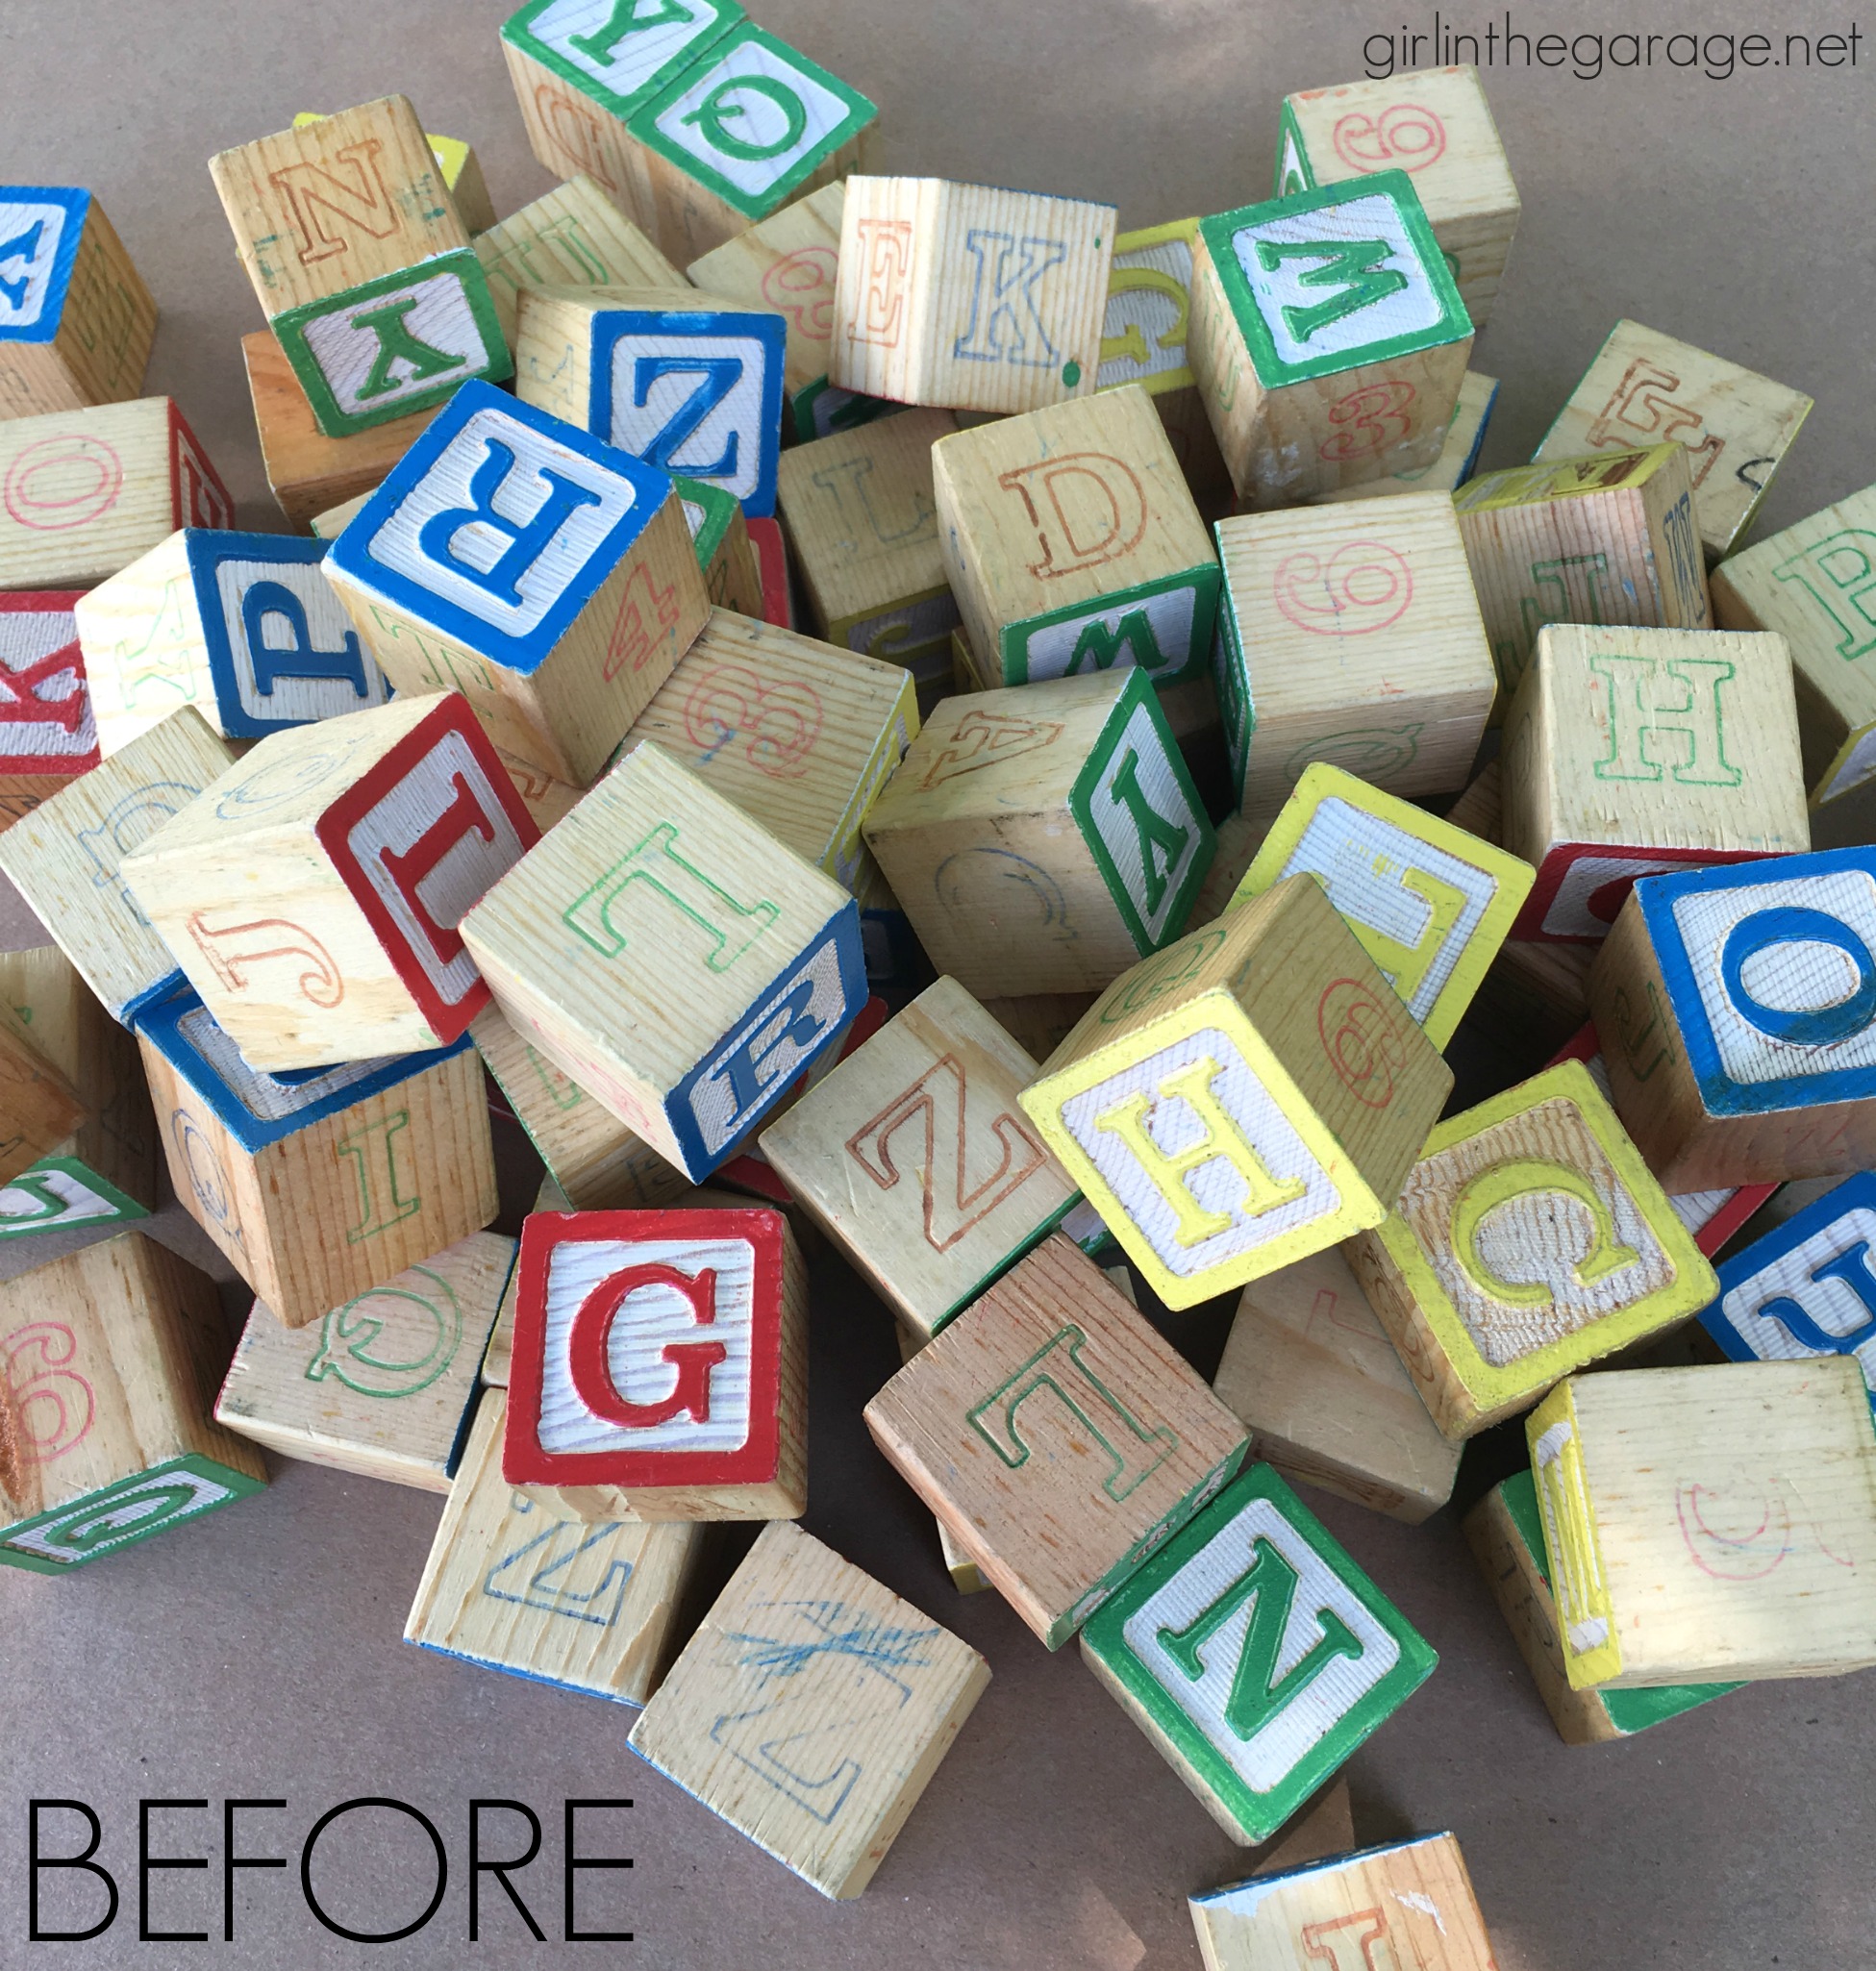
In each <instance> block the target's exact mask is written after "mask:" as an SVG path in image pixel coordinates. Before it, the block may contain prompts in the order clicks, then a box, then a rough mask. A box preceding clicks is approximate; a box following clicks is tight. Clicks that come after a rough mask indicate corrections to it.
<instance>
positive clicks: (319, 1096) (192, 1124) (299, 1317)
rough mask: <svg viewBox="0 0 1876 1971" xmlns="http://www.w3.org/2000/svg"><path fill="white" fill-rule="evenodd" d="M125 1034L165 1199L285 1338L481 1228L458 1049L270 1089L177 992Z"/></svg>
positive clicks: (474, 1118)
mask: <svg viewBox="0 0 1876 1971" xmlns="http://www.w3.org/2000/svg"><path fill="white" fill-rule="evenodd" d="M137 1035H138V1044H139V1045H140V1046H141V1048H142V1052H143V1069H144V1072H145V1074H146V1075H147V1076H148V1077H149V1082H150V1096H151V1101H152V1103H153V1105H154V1106H155V1109H156V1112H157V1131H158V1135H160V1136H161V1138H162V1140H163V1153H164V1156H165V1157H166V1158H167V1160H168V1163H169V1179H170V1182H171V1184H172V1185H174V1186H175V1190H176V1196H177V1198H178V1199H179V1200H180V1201H181V1203H182V1205H183V1208H184V1210H187V1211H188V1214H189V1215H190V1217H192V1218H193V1219H194V1220H195V1222H196V1223H197V1224H198V1225H200V1226H201V1227H202V1229H203V1231H204V1232H206V1233H207V1234H208V1235H209V1236H210V1237H211V1238H212V1239H213V1240H214V1242H215V1244H216V1245H218V1246H219V1247H220V1248H221V1251H222V1255H223V1257H224V1258H225V1259H226V1260H227V1261H228V1263H229V1264H230V1265H231V1266H233V1267H234V1268H235V1270H236V1271H237V1272H238V1274H239V1275H240V1276H241V1278H242V1279H243V1280H245V1281H246V1282H247V1284H248V1285H250V1286H251V1287H253V1289H254V1291H255V1293H256V1294H257V1295H258V1296H259V1297H260V1298H261V1299H262V1300H263V1301H265V1302H266V1304H267V1306H268V1307H269V1308H270V1309H272V1310H273V1311H274V1312H275V1313H276V1314H278V1315H279V1317H280V1318H281V1320H282V1321H284V1322H285V1323H286V1324H287V1326H288V1327H289V1328H300V1327H304V1326H305V1325H306V1324H307V1322H309V1321H316V1320H319V1319H321V1318H322V1317H323V1316H324V1315H326V1314H327V1313H329V1312H330V1311H331V1310H333V1309H334V1308H336V1307H338V1306H340V1305H341V1304H342V1303H343V1302H345V1301H348V1300H351V1299H352V1298H353V1297H354V1296H355V1295H358V1294H361V1293H364V1292H366V1291H368V1290H369V1289H370V1288H372V1287H374V1286H382V1285H385V1284H386V1282H387V1281H389V1280H392V1279H394V1278H395V1277H396V1276H397V1275H398V1274H399V1273H401V1272H403V1270H404V1269H405V1267H407V1266H411V1265H414V1264H415V1263H416V1262H417V1261H419V1260H427V1259H428V1258H429V1257H430V1255H431V1254H432V1253H438V1252H441V1251H442V1249H443V1248H444V1247H445V1246H450V1245H454V1244H455V1243H456V1241H457V1240H458V1239H460V1238H463V1237H465V1236H466V1235H468V1234H469V1233H471V1232H480V1231H481V1230H482V1229H483V1227H484V1226H486V1225H487V1224H488V1222H489V1221H490V1220H491V1219H492V1218H493V1217H494V1215H495V1206H496V1197H495V1162H494V1155H493V1151H492V1148H491V1146H490V1141H489V1135H488V1106H487V1104H486V1102H485V1100H484V1097H483V1090H482V1066H481V1062H480V1060H479V1058H478V1057H477V1055H476V1054H475V1052H474V1050H473V1049H472V1048H471V1047H470V1045H469V1043H468V1041H467V1040H466V1039H463V1040H459V1041H458V1042H457V1043H456V1044H455V1045H454V1046H453V1047H449V1048H445V1049H442V1050H440V1051H438V1052H435V1053H430V1054H407V1055H401V1056H397V1057H394V1058H392V1059H389V1060H364V1061H355V1062H352V1063H349V1064H348V1065H346V1066H343V1067H335V1068H329V1069H327V1070H326V1071H325V1072H323V1073H317V1074H313V1075H303V1074H296V1075H292V1076H289V1077H288V1078H286V1079H284V1080H283V1079H277V1078H276V1077H274V1076H272V1075H267V1074H263V1073H260V1072H258V1071H257V1070H255V1069H253V1068H250V1067H249V1066H248V1065H247V1063H246V1062H245V1061H244V1060H242V1059H241V1057H240V1054H239V1052H238V1049H237V1048H236V1046H235V1043H234V1042H233V1041H232V1040H231V1039H230V1038H229V1037H228V1035H226V1034H224V1033H223V1032H222V1031H221V1029H220V1028H219V1027H217V1026H216V1025H215V1022H214V1018H213V1014H211V1013H210V1012H209V1010H208V1009H207V1008H206V1007H204V1006H203V1004H202V1003H201V1001H200V1000H199V999H197V998H196V996H195V994H194V993H193V992H192V991H190V990H189V989H188V987H187V986H182V987H179V988H178V989H177V990H176V991H174V992H173V993H171V994H170V995H169V996H167V997H165V998H163V1000H161V1001H159V1002H157V1003H155V1004H153V1005H148V1006H146V1007H144V1008H143V1009H142V1010H140V1011H139V1012H138V1020H137Z"/></svg>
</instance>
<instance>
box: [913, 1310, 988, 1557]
mask: <svg viewBox="0 0 1876 1971" xmlns="http://www.w3.org/2000/svg"><path fill="white" fill-rule="evenodd" d="M893 1332H894V1334H896V1335H897V1336H898V1339H899V1360H900V1361H901V1362H909V1361H910V1360H912V1359H913V1356H915V1355H916V1354H917V1353H918V1351H919V1350H920V1349H921V1348H923V1347H924V1346H925V1343H926V1341H927V1340H928V1339H929V1338H930V1337H929V1336H927V1335H920V1334H917V1333H915V1332H914V1331H913V1329H911V1328H909V1327H908V1326H907V1325H906V1323H905V1322H904V1321H895V1322H894V1323H893ZM932 1524H933V1526H934V1527H935V1528H936V1529H937V1531H938V1558H939V1559H942V1560H943V1562H944V1571H945V1572H946V1573H947V1574H948V1575H950V1577H951V1584H952V1586H953V1587H955V1588H956V1589H957V1590H958V1592H959V1593H960V1594H961V1595H976V1594H983V1593H984V1592H985V1591H986V1589H988V1586H989V1583H988V1581H986V1580H985V1579H984V1570H983V1569H982V1568H981V1567H979V1566H978V1564H977V1562H976V1561H975V1560H973V1559H971V1558H970V1556H969V1555H968V1554H967V1553H965V1551H964V1550H963V1547H961V1546H960V1545H959V1544H958V1541H957V1538H956V1536H955V1535H954V1534H953V1533H952V1531H951V1529H950V1528H949V1527H948V1526H947V1525H946V1524H945V1523H944V1521H943V1520H942V1519H940V1518H939V1517H938V1514H937V1513H933V1515H932Z"/></svg>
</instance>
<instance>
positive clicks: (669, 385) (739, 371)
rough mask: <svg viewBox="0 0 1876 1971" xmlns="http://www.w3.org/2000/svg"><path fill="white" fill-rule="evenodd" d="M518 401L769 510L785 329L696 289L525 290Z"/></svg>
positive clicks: (768, 312) (771, 313)
mask: <svg viewBox="0 0 1876 1971" xmlns="http://www.w3.org/2000/svg"><path fill="white" fill-rule="evenodd" d="M520 321H521V328H520V337H519V340H518V341H517V343H516V345H515V358H516V362H517V365H518V374H517V379H516V383H515V394H516V395H517V396H518V397H519V398H520V399H521V401H522V403H524V404H533V405H536V406H538V408H539V409H540V410H543V411H548V412H552V413H553V414H554V415H555V416H556V417H561V418H564V419H565V420H566V422H567V423H569V424H577V425H582V426H584V427H585V428H586V429H587V430H588V431H589V432H591V433H592V434H593V435H594V437H598V438H601V439H603V440H604V441H605V442H606V443H607V444H609V445H613V446H616V447H617V449H618V450H619V451H621V452H628V453H630V454H631V455H632V457H633V458H635V459H642V460H643V461H644V462H646V464H648V465H656V466H657V467H658V468H659V469H660V470H661V471H663V472H669V473H672V474H674V475H678V476H681V477H683V478H685V479H694V480H701V481H703V483H704V484H705V485H707V486H714V487H720V488H721V489H722V490H723V491H724V492H727V493H730V494H732V495H733V496H734V497H735V498H736V499H738V500H739V501H740V502H741V503H742V507H743V511H745V512H747V513H754V514H763V513H772V512H774V511H775V462H776V457H777V454H778V453H779V451H780V450H781V444H782V402H783V390H782V385H783V372H784V369H785V367H786V363H787V356H788V322H787V319H786V317H784V316H783V315H782V314H780V313H779V312H777V311H776V310H774V309H772V308H763V307H746V306H742V305H739V304H738V303H735V302H724V301H719V300H717V299H716V298H715V297H714V296H705V295H700V294H699V293H697V291H696V289H695V288H690V287H685V288H671V287H663V288H659V287H647V288H632V289H607V290H606V291H605V292H604V293H602V294H599V295H587V294H575V293H568V292H565V291H564V290H561V289H551V288H550V289H545V290H542V289H538V288H536V289H529V290H526V291H524V292H523V294H522V296H521V307H520Z"/></svg>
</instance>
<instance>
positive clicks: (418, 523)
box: [325, 384, 710, 786]
mask: <svg viewBox="0 0 1876 1971" xmlns="http://www.w3.org/2000/svg"><path fill="white" fill-rule="evenodd" d="M325 569H326V573H327V576H328V577H329V578H330V580H331V581H332V582H333V583H334V585H335V586H337V587H338V593H339V598H340V600H341V601H342V602H343V603H344V604H345V607H346V609H347V610H348V611H350V613H351V616H352V619H353V621H354V622H355V623H356V624H357V625H358V629H359V633H360V635H361V636H363V638H364V641H365V643H366V645H367V646H368V647H369V649H370V650H371V651H372V653H373V654H374V655H375V656H376V657H377V659H378V661H379V662H380V663H381V664H382V665H383V666H384V669H385V674H386V676H387V677H388V678H389V679H390V681H391V683H392V684H393V685H395V686H397V687H398V689H399V690H400V691H424V690H448V689H450V688H452V687H454V688H455V689H457V690H460V691H462V692H463V694H464V695H465V696H466V697H467V698H468V700H469V703H470V706H471V708H472V709H473V710H474V711H475V714H476V716H477V717H478V718H479V719H481V720H482V722H483V723H484V724H485V725H486V726H488V729H489V733H490V736H492V737H493V738H494V739H495V740H496V741H497V743H498V744H500V745H502V746H503V747H505V748H507V749H508V750H510V751H513V752H514V753H518V754H519V755H520V756H521V757H522V758H523V759H524V760H526V761H530V762H531V763H532V764H534V765H536V766H538V767H539V768H540V769H541V770H542V771H543V772H545V773H548V774H550V775H551V776H552V777H553V778H554V779H556V780H559V781H564V782H565V783H567V785H569V786H589V785H590V784H591V782H592V779H593V777H594V776H595V775H596V774H597V773H598V772H599V771H600V769H601V768H602V767H603V766H604V765H605V763H606V761H607V760H608V758H609V757H610V756H611V754H612V752H613V749H614V748H615V747H616V746H617V745H618V742H619V741H620V739H622V738H623V737H624V736H625V733H626V729H627V727H629V726H630V725H631V723H632V721H633V720H634V719H635V718H636V717H637V716H638V713H639V712H640V711H643V709H644V707H645V706H646V704H647V703H648V702H649V701H650V698H651V695H652V693H653V692H654V691H656V690H657V689H658V687H659V686H660V685H662V684H663V682H664V680H665V679H666V678H667V677H668V676H669V675H670V672H671V667H672V665H673V664H675V663H676V662H677V661H678V659H679V658H680V657H682V656H683V655H684V653H685V652H686V651H687V650H688V648H689V647H690V643H691V639H692V638H693V637H694V636H696V634H697V632H698V631H699V630H700V629H702V628H703V624H704V618H705V617H706V616H707V615H708V614H709V612H710V599H709V597H708V595H707V594H706V592H705V589H704V579H703V576H702V574H701V572H700V571H699V569H698V567H697V558H696V555H695V552H694V551H693V550H692V548H691V545H690V532H689V529H688V527H687V526H686V524H685V518H684V508H683V503H682V502H681V500H680V499H679V497H678V494H677V490H676V488H675V487H673V486H672V484H671V481H670V479H669V477H668V476H667V475H666V474H665V473H663V472H660V471H659V470H657V469H656V468H655V467H653V466H650V465H646V464H643V463H641V462H639V461H638V460H637V459H631V458H628V457H627V456H626V455H625V454H624V453H623V452H617V451H614V450H613V448H612V447H611V446H610V445H606V444H602V443H601V442H600V441H599V440H598V439H596V438H594V437H592V436H591V435H590V434H589V433H588V432H584V431H581V430H579V429H577V428H576V427H574V426H572V425H569V424H563V423H562V422H561V421H560V420H559V419H558V418H554V417H549V416H548V415H547V414H546V413H545V412H540V411H536V410H533V409H532V408H530V407H529V406H527V405H525V404H519V403H516V402H515V400H514V399H513V398H512V397H509V396H506V395H505V394H504V393H503V392H501V391H500V390H497V389H495V388H493V387H491V386H489V385H487V384H475V385H470V386H468V387H465V388H463V389H462V390H460V391H458V392H457V394H456V396H455V397H454V398H453V399H452V401H451V402H450V404H449V405H448V406H447V408H446V409H444V410H443V411H442V412H439V413H438V415H437V417H436V418H435V419H433V420H432V422H431V424H430V425H429V426H428V428H427V429H426V430H425V431H424V433H423V435H422V437H419V438H418V439H417V441H416V442H415V443H414V444H413V446H412V447H411V449H410V450H409V451H408V452H407V453H406V454H405V455H404V457H403V459H402V460H401V461H400V462H399V463H398V465H397V467H396V469H395V470H394V471H393V472H392V473H391V474H390V476H389V477H388V479H387V480H386V481H385V483H384V484H383V485H382V486H381V487H378V489H377V491H376V492H374V493H372V494H371V496H370V497H369V498H368V499H367V500H366V501H365V503H364V505H363V508H362V509H361V510H360V511H359V512H358V514H357V515H356V516H355V517H354V518H353V519H352V520H351V521H350V522H349V524H348V525H347V526H346V527H345V529H344V531H343V532H342V533H341V534H340V535H339V536H338V539H337V540H335V541H334V542H333V545H332V549H331V551H330V553H329V554H328V556H327V558H326V561H325Z"/></svg>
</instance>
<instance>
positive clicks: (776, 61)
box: [630, 21, 879, 220]
mask: <svg viewBox="0 0 1876 1971" xmlns="http://www.w3.org/2000/svg"><path fill="white" fill-rule="evenodd" d="M878 113H879V112H878V111H877V110H875V109H874V107H873V105H872V104H871V103H870V102H868V101H867V99H866V98H865V97H864V96H863V95H862V94H861V93H860V91H859V90H858V89H853V88H849V87H847V85H846V84H845V83H843V82H841V81H840V80H839V79H838V77H836V76H832V75H830V74H828V72H827V70H826V69H824V68H819V67H816V66H815V64H814V63H813V62H810V61H809V60H808V58H807V57H806V56H805V55H797V54H796V53H795V51H794V50H793V49H792V48H790V47H789V46H788V43H787V42H786V41H779V40H777V39H776V38H775V37H774V36H773V35H770V34H764V33H763V30H762V29H761V28H759V27H757V26H755V25H754V24H753V23H752V22H749V21H744V22H742V23H741V24H740V25H739V26H738V27H736V28H733V29H732V30H731V31H730V32H729V33H728V34H727V35H724V36H723V37H721V38H720V39H718V40H716V41H713V42H712V44H711V45H710V46H709V47H708V48H707V49H705V51H704V52H703V54H702V55H701V56H700V57H699V58H698V59H697V60H696V61H695V62H691V64H690V65H689V66H688V68H686V69H685V70H684V71H683V72H682V73H681V74H680V75H679V76H678V77H677V79H676V81H674V82H673V83H671V84H670V86H669V87H667V88H666V89H665V90H664V92H663V94H662V95H660V96H659V97H658V98H657V99H656V100H655V101H653V102H650V103H647V104H646V105H645V107H644V108H643V109H641V110H640V111H639V112H638V113H637V114H636V115H635V116H634V117H633V118H632V122H631V125H630V128H631V134H632V135H633V136H634V137H637V138H638V141H639V142H640V143H642V144H648V145H649V146H650V147H651V148H652V149H653V150H655V151H657V152H659V153H660V154H661V155H663V157H665V158H668V159H669V160H670V162H672V163H674V164H676V165H677V166H678V167H679V168H680V169H681V170H684V171H688V173H689V174H690V176H691V177H693V178H695V179H696V180H697V181H698V182H699V183H700V184H702V185H705V186H707V187H709V188H710V189H711V190H712V191H713V192H715V193H716V195H717V196H718V197H719V198H721V199H724V200H726V201H727V202H728V203H729V204H730V205H732V206H734V207H735V208H736V210H737V211H738V212H741V213H743V214H744V215H745V217H747V218H749V219H751V220H755V219H761V218H764V217H766V215H767V214H768V213H770V212H773V211H774V210H775V209H776V207H777V206H779V205H782V204H783V203H785V202H786V201H787V200H788V198H790V197H792V196H793V193H794V188H795V187H796V186H798V185H799V184H800V183H801V182H802V180H803V179H805V178H807V177H809V176H810V175H811V174H812V173H813V170H814V168H815V167H816V166H817V165H818V164H819V163H820V162H821V161H822V160H823V159H824V158H827V157H829V156H831V155H832V154H833V153H834V152H835V151H838V149H839V148H840V146H841V145H842V144H843V143H846V142H847V141H848V140H849V139H851V138H853V137H858V136H859V135H860V133H861V131H862V130H863V129H864V128H865V127H866V125H867V124H869V123H870V122H872V120H873V118H874V117H875V116H876V115H878Z"/></svg>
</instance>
